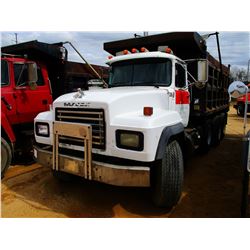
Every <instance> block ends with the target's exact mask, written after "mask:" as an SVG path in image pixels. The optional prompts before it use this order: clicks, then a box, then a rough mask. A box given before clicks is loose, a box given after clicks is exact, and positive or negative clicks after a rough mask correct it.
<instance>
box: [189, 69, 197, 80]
mask: <svg viewBox="0 0 250 250" xmlns="http://www.w3.org/2000/svg"><path fill="white" fill-rule="evenodd" d="M187 73H188V75H189V76H190V77H191V78H192V80H193V81H194V82H197V80H196V79H195V78H194V76H193V75H192V74H191V73H189V72H188V71H187Z"/></svg>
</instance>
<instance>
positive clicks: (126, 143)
mask: <svg viewBox="0 0 250 250" xmlns="http://www.w3.org/2000/svg"><path fill="white" fill-rule="evenodd" d="M116 144H117V147H118V148H124V149H131V150H136V151H142V150H143V144H144V142H143V133H141V132H136V131H126V130H117V131H116Z"/></svg>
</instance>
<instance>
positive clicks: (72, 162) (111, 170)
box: [34, 146, 150, 187]
mask: <svg viewBox="0 0 250 250" xmlns="http://www.w3.org/2000/svg"><path fill="white" fill-rule="evenodd" d="M34 156H35V158H36V160H37V162H38V163H40V164H41V165H44V166H48V167H51V168H53V153H52V152H51V151H49V150H47V149H42V148H40V147H39V146H34ZM83 169H84V159H82V158H78V157H72V156H68V155H63V154H58V171H63V172H67V173H70V174H74V175H78V176H81V177H84V178H86V179H90V178H89V176H91V180H94V181H98V182H103V183H107V184H111V185H116V186H127V187H149V186H150V168H149V167H147V166H145V167H144V166H124V165H114V164H109V163H102V162H97V161H92V163H91V170H90V171H91V174H90V175H87V176H85V174H84V171H83ZM56 171H57V170H56Z"/></svg>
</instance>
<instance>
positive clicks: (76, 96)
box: [74, 88, 84, 99]
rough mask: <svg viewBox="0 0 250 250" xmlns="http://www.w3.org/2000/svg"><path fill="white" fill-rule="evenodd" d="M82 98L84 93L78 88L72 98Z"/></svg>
mask: <svg viewBox="0 0 250 250" xmlns="http://www.w3.org/2000/svg"><path fill="white" fill-rule="evenodd" d="M83 96H84V92H83V91H82V89H81V88H78V89H77V92H76V94H75V95H74V98H75V99H77V98H82V97H83Z"/></svg>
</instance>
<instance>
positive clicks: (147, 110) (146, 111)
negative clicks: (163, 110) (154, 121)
mask: <svg viewBox="0 0 250 250" xmlns="http://www.w3.org/2000/svg"><path fill="white" fill-rule="evenodd" d="M143 114H144V115H145V116H151V115H152V114H153V107H144V108H143Z"/></svg>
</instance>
